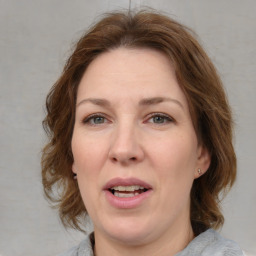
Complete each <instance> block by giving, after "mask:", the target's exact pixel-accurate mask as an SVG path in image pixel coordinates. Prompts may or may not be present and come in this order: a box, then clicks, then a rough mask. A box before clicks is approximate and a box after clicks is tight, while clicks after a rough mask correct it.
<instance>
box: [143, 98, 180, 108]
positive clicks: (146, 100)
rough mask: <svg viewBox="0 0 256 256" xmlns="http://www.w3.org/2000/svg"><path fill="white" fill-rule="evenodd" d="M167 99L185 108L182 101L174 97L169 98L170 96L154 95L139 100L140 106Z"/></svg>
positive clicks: (154, 103)
mask: <svg viewBox="0 0 256 256" xmlns="http://www.w3.org/2000/svg"><path fill="white" fill-rule="evenodd" d="M165 101H170V102H173V103H176V104H177V105H179V106H180V107H181V108H182V109H183V108H184V107H183V105H182V104H181V102H180V101H178V100H176V99H173V98H168V97H153V98H146V99H142V100H141V101H140V102H139V105H140V106H145V105H156V104H159V103H162V102H165Z"/></svg>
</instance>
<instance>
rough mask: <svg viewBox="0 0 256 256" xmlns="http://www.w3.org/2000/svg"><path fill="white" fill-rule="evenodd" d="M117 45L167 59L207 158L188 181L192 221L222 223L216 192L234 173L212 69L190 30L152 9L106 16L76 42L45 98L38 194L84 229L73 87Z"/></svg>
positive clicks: (199, 227)
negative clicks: (202, 169)
mask: <svg viewBox="0 0 256 256" xmlns="http://www.w3.org/2000/svg"><path fill="white" fill-rule="evenodd" d="M118 47H127V48H151V49H155V50H158V51H160V52H162V53H164V54H165V55H166V56H167V57H168V58H169V59H170V60H171V62H172V63H173V65H174V68H175V73H176V76H177V79H178V82H179V85H180V87H181V88H182V90H183V92H184V94H185V96H186V98H187V100H188V103H189V107H190V112H191V116H192V121H193V125H194V128H195V131H196V133H197V137H198V140H199V142H200V143H202V145H204V146H205V147H206V148H207V149H208V151H209V153H210V155H211V164H210V167H209V169H208V171H207V172H206V173H205V174H204V175H202V176H201V177H200V178H198V179H196V180H195V181H194V183H193V186H192V190H191V210H190V217H191V224H192V227H193V230H194V233H195V234H196V235H198V234H200V233H201V232H203V231H205V230H206V229H208V228H215V229H216V228H219V227H221V226H222V224H223V223H224V217H223V215H222V213H221V210H220V201H221V195H223V194H224V193H223V192H226V191H227V189H229V188H230V187H231V186H232V184H233V183H234V181H235V178H236V156H235V152H234V148H233V144H232V116H231V111H230V107H229V104H228V101H227V98H226V95H225V92H224V89H223V86H222V82H221V80H220V78H219V76H218V74H217V72H216V69H215V67H214V65H213V64H212V62H211V60H210V59H209V57H208V56H207V54H206V53H205V51H204V50H203V48H202V47H201V46H200V44H199V43H198V41H197V40H196V36H195V35H194V33H193V32H192V31H191V30H190V29H188V28H187V27H185V26H184V25H181V24H180V23H178V22H177V21H175V20H173V19H171V18H169V17H167V16H165V15H163V14H160V13H157V12H155V11H139V12H135V13H133V12H112V13H109V14H106V15H105V16H104V17H103V18H102V19H101V20H100V21H99V22H98V23H96V24H95V25H94V26H93V27H91V28H90V29H89V31H87V32H86V33H85V34H84V35H83V36H82V37H81V39H80V40H79V41H78V42H77V44H76V46H75V49H74V51H73V53H72V54H71V56H70V58H69V59H68V60H67V62H66V64H65V67H64V70H63V73H62V74H61V76H60V78H59V79H58V81H57V82H56V83H55V84H54V85H53V87H52V89H51V91H50V92H49V94H48V96H47V99H46V111H47V114H46V117H45V119H44V121H43V127H44V129H45V131H46V133H47V135H48V139H49V141H48V144H47V145H46V146H45V147H44V149H43V152H42V161H41V165H42V182H43V187H44V192H45V195H46V196H47V198H48V199H50V200H51V201H52V202H54V205H55V206H56V207H57V208H58V210H59V215H60V218H61V220H62V222H63V224H64V226H66V227H73V228H75V229H79V230H82V229H83V226H82V221H81V220H82V219H83V217H85V216H86V215H87V211H86V208H85V206H84V204H83V201H82V198H81V196H80V192H79V188H78V185H77V182H76V181H75V180H74V179H73V173H72V171H71V166H72V163H73V156H72V151H71V139H72V133H73V127H74V121H75V105H76V94H77V88H78V86H79V82H80V80H81V77H82V75H83V74H84V72H86V68H87V67H88V65H90V63H91V62H92V61H93V60H94V59H95V58H96V57H97V56H98V55H100V54H101V53H103V52H106V51H109V50H112V49H115V48H118Z"/></svg>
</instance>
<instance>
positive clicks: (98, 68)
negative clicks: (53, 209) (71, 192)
mask: <svg viewBox="0 0 256 256" xmlns="http://www.w3.org/2000/svg"><path fill="white" fill-rule="evenodd" d="M155 97H159V98H161V99H162V100H159V98H158V99H157V100H156V99H155V100H148V99H152V98H155ZM163 98H164V99H163ZM91 99H93V100H91ZM95 99H101V100H95ZM102 99H103V100H104V101H102ZM105 101H107V102H108V103H107V104H106V102H105ZM92 115H94V116H92ZM95 115H96V117H95ZM72 152H73V156H74V163H73V167H72V169H73V172H74V173H76V174H77V180H78V185H79V189H80V192H81V195H82V198H83V201H84V204H85V206H86V209H87V211H88V213H89V215H90V217H91V219H92V221H93V224H94V231H95V241H96V244H95V253H96V254H97V256H103V255H116V256H117V255H131V253H136V254H138V255H161V256H165V255H166V256H167V255H168V256H170V255H174V254H175V253H177V252H178V251H180V250H182V249H183V248H184V247H186V245H187V244H188V243H189V242H190V241H191V240H192V239H193V236H194V235H193V231H192V227H191V223H190V215H189V211H190V210H189V209H190V190H191V187H192V184H193V181H194V179H196V178H198V177H199V173H198V168H200V169H201V171H202V173H203V172H205V171H206V170H207V169H208V167H209V164H210V157H209V153H208V151H207V150H206V149H205V148H204V147H203V146H202V145H200V144H199V143H198V140H197V136H196V133H195V130H194V128H193V124H192V120H191V116H190V113H189V108H188V103H187V100H186V97H185V95H184V93H183V92H182V90H181V88H180V86H179V84H178V82H177V80H176V76H175V72H174V70H173V66H172V64H171V63H170V61H169V60H168V58H167V57H166V56H165V55H163V54H162V53H160V52H158V51H155V50H151V49H126V48H118V49H115V50H111V51H109V52H106V53H103V54H101V55H99V56H98V57H97V58H96V59H95V60H94V61H93V62H92V63H91V64H90V65H89V67H88V68H87V70H86V72H85V73H84V75H83V77H82V80H81V82H80V84H79V88H78V94H77V107H76V120H75V126H74V132H73V138H72ZM202 173H201V175H202ZM116 177H121V178H129V177H135V178H138V179H140V180H143V181H145V182H147V183H148V184H150V185H151V186H152V191H151V194H150V195H149V197H148V198H147V199H146V200H144V201H143V202H142V203H141V204H140V205H139V206H136V207H134V208H132V209H119V208H116V207H113V206H112V205H111V204H110V203H109V202H108V200H106V195H105V193H104V191H103V187H104V185H105V184H106V183H107V182H108V181H109V180H111V179H113V178H116ZM136 254H132V255H136Z"/></svg>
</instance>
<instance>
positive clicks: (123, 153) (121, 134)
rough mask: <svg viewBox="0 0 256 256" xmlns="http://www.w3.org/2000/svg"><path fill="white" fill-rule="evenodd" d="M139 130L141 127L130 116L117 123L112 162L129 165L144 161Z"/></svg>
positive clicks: (114, 132)
mask: <svg viewBox="0 0 256 256" xmlns="http://www.w3.org/2000/svg"><path fill="white" fill-rule="evenodd" d="M138 129H139V127H138V126H137V125H136V123H135V122H134V120H133V119H132V117H129V116H128V117H126V118H123V119H122V120H119V122H117V124H116V126H115V129H114V131H113V134H112V143H111V147H110V152H109V153H110V157H111V159H112V160H114V161H118V162H122V163H128V162H130V161H133V162H134V161H139V160H141V159H142V157H143V150H142V147H141V145H140V141H139V136H138V135H139V134H138Z"/></svg>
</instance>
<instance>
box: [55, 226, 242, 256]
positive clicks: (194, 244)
mask: <svg viewBox="0 0 256 256" xmlns="http://www.w3.org/2000/svg"><path fill="white" fill-rule="evenodd" d="M92 241H93V234H91V235H88V236H87V237H86V239H85V240H83V241H82V242H81V243H80V244H79V245H78V246H76V247H73V248H71V249H70V250H68V251H67V252H65V253H62V254H60V255H58V256H94V255H93V242H92ZM175 256H244V254H243V252H242V250H241V249H240V247H239V246H238V245H237V243H235V242H234V241H232V240H228V239H226V238H224V237H222V236H221V235H220V234H219V233H217V232H216V231H215V230H213V229H208V230H207V231H205V232H203V233H202V234H200V235H199V236H197V237H196V238H194V239H193V240H192V241H191V242H190V243H189V244H188V246H187V247H186V248H185V249H184V250H182V251H181V252H179V253H177V254H176V255H175Z"/></svg>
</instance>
